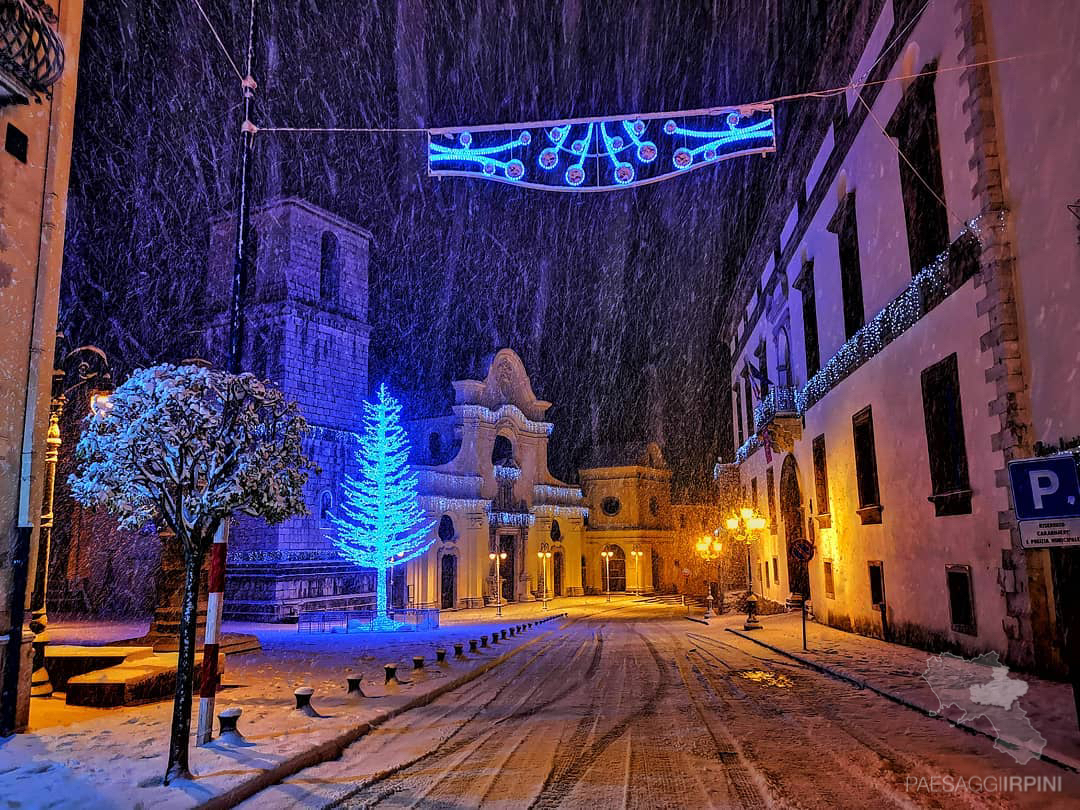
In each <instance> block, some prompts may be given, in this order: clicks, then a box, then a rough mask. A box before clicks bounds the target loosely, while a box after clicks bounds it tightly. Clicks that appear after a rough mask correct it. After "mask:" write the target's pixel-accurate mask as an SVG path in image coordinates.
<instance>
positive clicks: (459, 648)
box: [454, 641, 476, 658]
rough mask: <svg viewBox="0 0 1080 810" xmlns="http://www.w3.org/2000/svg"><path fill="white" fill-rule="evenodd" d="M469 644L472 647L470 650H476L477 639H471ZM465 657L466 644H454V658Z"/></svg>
mask: <svg viewBox="0 0 1080 810" xmlns="http://www.w3.org/2000/svg"><path fill="white" fill-rule="evenodd" d="M469 645H470V646H471V647H472V649H471V650H469V652H476V642H475V641H470V642H469ZM464 657H465V645H464V644H455V645H454V658H464Z"/></svg>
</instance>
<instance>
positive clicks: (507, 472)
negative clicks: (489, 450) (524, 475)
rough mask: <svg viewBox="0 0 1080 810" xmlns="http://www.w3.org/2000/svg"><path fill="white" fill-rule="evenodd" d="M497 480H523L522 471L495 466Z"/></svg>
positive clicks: (515, 468)
mask: <svg viewBox="0 0 1080 810" xmlns="http://www.w3.org/2000/svg"><path fill="white" fill-rule="evenodd" d="M495 478H496V479H498V480H499V481H517V480H518V479H519V478H521V470H520V469H518V468H517V467H504V466H502V465H500V464H496V465H495Z"/></svg>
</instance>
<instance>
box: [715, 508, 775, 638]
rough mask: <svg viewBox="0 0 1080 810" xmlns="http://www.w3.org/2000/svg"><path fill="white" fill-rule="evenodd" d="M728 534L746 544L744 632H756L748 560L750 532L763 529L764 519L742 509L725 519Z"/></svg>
mask: <svg viewBox="0 0 1080 810" xmlns="http://www.w3.org/2000/svg"><path fill="white" fill-rule="evenodd" d="M724 525H726V526H727V529H728V531H729V532H731V533H732V535H734V536H736V537H741V538H742V540H743V541H744V542H745V543H746V585H747V590H748V591H749V592H750V593H749V594H748V595H747V597H746V623H745V624H744V625H743V627H744V629H746V630H757V629H758V628H760V627H761V622H760V621H758V617H757V597H756V596H754V565H753V562H752V561H751V559H750V543H751V540H752V535H751V532H759V531H761V530H762V529H764V528H765V518H763V517H762V516H761V515H759V514H758V513H757V512H755V511H754V510H753V509H750V508H748V507H745V506H744V507H742V508H741V509H739V511H738V512H736V513H735V514H733V515H732V516H731V517H729V518H728V519H727V521H726V522H725V524H724Z"/></svg>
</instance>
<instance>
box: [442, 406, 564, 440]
mask: <svg viewBox="0 0 1080 810" xmlns="http://www.w3.org/2000/svg"><path fill="white" fill-rule="evenodd" d="M454 410H456V411H458V412H460V414H461V415H462V416H463V417H472V418H473V419H479V420H480V421H481V422H486V423H487V424H489V425H495V424H498V423H499V422H501V421H502V420H503V419H510V420H512V421H514V422H517V423H518V426H519V427H521V428H523V429H524V430H526V431H528V432H529V433H540V434H543V435H544V436H550V435H551V431H552V430H554V428H555V426H554V425H553V424H551V422H534V421H533V420H532V419H529V418H528V417H526V416H525V414H524V413H522V412H521V409H520V408H518V407H517V406H516V405H503V406H501V407H500V408H499V409H498V410H497V411H493V410H491V408H485V407H484V406H483V405H456V406H455V407H454Z"/></svg>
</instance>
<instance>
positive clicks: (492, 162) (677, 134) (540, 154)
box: [428, 105, 776, 191]
mask: <svg viewBox="0 0 1080 810" xmlns="http://www.w3.org/2000/svg"><path fill="white" fill-rule="evenodd" d="M774 151H776V134H775V127H774V118H773V108H772V106H771V105H758V106H753V107H745V108H722V109H710V110H696V111H691V112H686V113H676V114H671V113H653V114H649V115H639V116H632V117H613V118H582V119H572V120H560V121H537V122H530V123H526V124H511V125H507V126H487V127H474V128H472V129H433V130H430V132H429V134H428V173H429V174H431V175H436V176H463V177H479V178H482V179H486V180H495V181H497V182H501V183H511V184H516V185H521V186H527V187H529V188H538V189H544V190H548V191H610V190H612V189H618V188H630V187H633V186H641V185H646V184H648V183H656V182H659V181H661V180H666V179H668V178H669V177H674V176H675V175H677V174H680V173H682V172H686V171H689V170H692V169H698V168H701V167H702V166H707V165H709V164H712V163H716V162H718V161H720V160H725V159H727V158H732V157H736V156H738V155H749V154H765V153H767V152H774Z"/></svg>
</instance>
